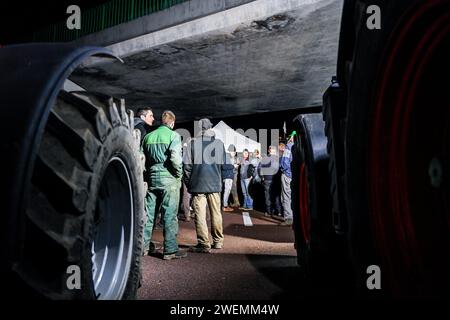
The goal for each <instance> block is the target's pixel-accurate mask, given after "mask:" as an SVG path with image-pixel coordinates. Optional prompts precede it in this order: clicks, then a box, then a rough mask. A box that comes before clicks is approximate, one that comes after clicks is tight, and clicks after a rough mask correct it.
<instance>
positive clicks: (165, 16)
mask: <svg viewBox="0 0 450 320" xmlns="http://www.w3.org/2000/svg"><path fill="white" fill-rule="evenodd" d="M252 1H254V0H190V1H187V2H184V3H181V4H179V5H176V6H173V7H171V8H169V9H166V10H163V11H159V12H156V13H153V14H151V15H148V16H144V17H141V18H138V19H136V20H133V21H130V22H127V23H122V24H120V25H117V26H114V27H112V28H109V29H105V30H102V31H100V32H97V33H93V34H90V35H87V36H85V37H82V38H79V39H77V40H75V41H74V42H75V43H77V44H80V45H98V46H109V45H111V44H114V43H118V42H122V41H125V40H129V39H132V38H136V37H139V36H141V35H144V34H148V33H152V32H155V31H158V30H161V29H165V28H168V27H171V26H174V25H177V24H181V23H185V22H188V21H191V20H194V19H198V18H201V17H204V16H208V15H211V14H214V13H217V12H221V11H224V10H227V9H230V8H233V7H236V6H239V5H242V4H245V3H248V2H252Z"/></svg>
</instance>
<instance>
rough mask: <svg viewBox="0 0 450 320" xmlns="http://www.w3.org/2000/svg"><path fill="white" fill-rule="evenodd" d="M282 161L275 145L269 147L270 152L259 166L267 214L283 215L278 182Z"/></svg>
mask: <svg viewBox="0 0 450 320" xmlns="http://www.w3.org/2000/svg"><path fill="white" fill-rule="evenodd" d="M279 167H280V163H279V157H278V156H277V149H276V147H275V146H270V147H269V154H268V155H267V156H265V157H264V158H263V159H262V160H261V162H260V164H259V168H258V173H259V175H260V177H261V180H262V182H263V186H264V198H265V202H266V215H275V216H278V215H281V204H280V188H279V184H278V183H277V182H278V181H277V177H278V171H279Z"/></svg>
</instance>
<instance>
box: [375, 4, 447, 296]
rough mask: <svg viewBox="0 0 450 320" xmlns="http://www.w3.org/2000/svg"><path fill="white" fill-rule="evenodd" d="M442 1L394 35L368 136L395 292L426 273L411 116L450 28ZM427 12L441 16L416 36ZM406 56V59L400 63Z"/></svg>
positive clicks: (378, 221)
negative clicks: (414, 187) (414, 186)
mask: <svg viewBox="0 0 450 320" xmlns="http://www.w3.org/2000/svg"><path fill="white" fill-rule="evenodd" d="M441 5H448V1H439V0H436V1H427V3H426V4H425V5H423V6H422V7H420V8H418V9H416V10H415V13H414V14H413V15H412V16H411V19H409V21H408V22H407V23H406V24H405V25H404V26H403V27H402V29H401V31H400V32H398V33H395V34H398V37H397V38H396V39H391V41H392V42H391V43H393V44H394V45H393V46H392V47H391V50H390V51H389V52H390V55H389V58H388V59H387V63H386V68H385V69H384V72H383V75H382V77H381V81H380V82H379V84H380V85H379V87H378V90H377V99H376V103H375V105H374V122H373V127H372V130H371V138H370V140H369V141H370V143H371V145H370V146H371V147H370V150H369V152H370V154H369V173H368V175H369V190H370V212H371V219H372V222H373V223H372V225H373V232H374V236H375V241H376V248H377V251H378V253H379V255H380V257H381V259H382V262H383V268H387V269H388V270H386V271H387V275H388V281H389V284H390V286H391V290H392V291H393V292H394V293H397V294H402V292H403V291H405V289H406V288H408V286H409V285H408V281H409V280H408V279H406V278H405V276H406V275H409V276H411V275H417V276H421V275H423V274H424V272H425V270H424V266H423V264H422V263H423V261H422V260H421V258H420V257H421V256H422V252H421V251H422V250H423V249H422V247H423V245H422V243H421V241H420V239H419V237H418V235H417V233H418V232H419V230H420V225H418V224H417V221H415V219H414V217H413V214H412V210H413V209H414V208H411V201H412V200H413V199H412V195H411V189H410V188H411V187H410V186H411V183H412V182H415V181H416V176H415V175H414V174H411V172H410V171H411V170H410V165H409V163H410V157H409V155H410V154H411V150H410V149H409V148H408V146H409V145H410V144H411V141H410V140H409V139H410V136H411V130H413V129H416V128H415V127H414V126H413V125H412V121H413V120H414V121H417V120H416V119H411V117H412V116H411V115H412V114H413V112H416V111H415V108H417V106H416V98H417V95H418V94H419V93H420V89H421V88H422V87H421V85H423V83H422V84H421V81H420V79H421V77H422V76H423V74H424V72H425V71H426V68H427V66H428V64H429V63H430V61H431V60H432V57H433V56H434V54H435V51H436V49H437V48H438V47H439V45H440V44H441V42H442V41H443V39H444V38H445V37H447V36H448V34H449V32H450V24H449V21H450V14H448V13H447V14H443V15H442V14H441V15H440V16H439V14H437V15H436V14H434V15H432V14H430V12H435V13H436V11H435V10H439V8H440V7H441ZM441 10H442V9H441ZM441 12H448V10H447V11H441ZM427 15H431V16H433V17H436V16H438V18H437V19H433V20H432V21H431V22H430V23H428V24H427V23H425V25H426V26H427V28H426V29H425V30H424V32H422V33H420V37H419V38H418V39H412V37H411V34H418V32H417V30H420V23H422V24H423V23H424V22H423V20H424V19H427ZM414 31H416V32H415V33H414ZM413 41H414V42H415V43H416V44H417V45H416V46H415V48H414V50H413V51H412V52H411V53H410V55H409V56H407V55H405V52H404V50H406V49H405V48H407V45H410V43H412V42H413ZM405 56H407V58H406V59H404V60H403V61H399V58H400V57H405ZM405 60H406V63H405ZM447 107H448V106H447ZM447 214H448V211H447ZM448 221H449V220H447V222H448Z"/></svg>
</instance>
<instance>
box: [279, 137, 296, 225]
mask: <svg viewBox="0 0 450 320" xmlns="http://www.w3.org/2000/svg"><path fill="white" fill-rule="evenodd" d="M293 145H294V134H291V135H290V136H289V140H288V142H287V144H286V145H284V150H283V153H282V155H281V159H280V171H281V205H282V206H283V218H284V223H283V224H284V225H289V226H290V225H292V221H293V215H292V205H291V183H292V171H291V162H292V152H291V150H292V146H293Z"/></svg>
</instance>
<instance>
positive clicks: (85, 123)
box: [19, 91, 143, 299]
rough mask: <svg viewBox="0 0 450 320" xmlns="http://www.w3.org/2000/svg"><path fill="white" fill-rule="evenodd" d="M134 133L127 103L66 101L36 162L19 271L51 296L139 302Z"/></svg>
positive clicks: (68, 97) (66, 96)
mask: <svg viewBox="0 0 450 320" xmlns="http://www.w3.org/2000/svg"><path fill="white" fill-rule="evenodd" d="M132 130H133V127H132V126H131V123H130V118H129V117H128V115H127V114H126V113H125V109H124V105H123V101H118V100H113V99H112V98H108V97H105V96H101V95H93V94H88V93H75V94H72V93H67V92H64V91H62V92H61V93H60V94H59V96H58V99H57V102H56V104H55V106H54V107H53V109H52V110H51V112H50V116H49V118H48V122H47V125H46V127H45V131H44V134H43V138H42V140H41V145H40V148H39V152H38V156H37V159H36V163H35V168H34V173H33V177H32V186H31V188H32V189H31V198H30V201H29V206H28V208H27V211H26V217H27V219H26V220H27V224H26V229H27V230H26V238H25V244H24V249H25V251H24V261H23V262H22V267H21V268H20V272H19V273H20V275H21V276H22V277H23V278H24V279H26V280H27V282H28V283H29V284H30V285H31V286H32V287H34V288H35V289H36V290H38V291H40V292H41V293H43V294H44V295H45V294H46V293H49V296H50V297H52V298H83V299H94V298H97V299H127V298H133V297H135V295H136V291H137V285H138V281H139V271H140V269H139V260H140V256H141V253H142V230H143V215H142V212H143V208H142V206H143V201H142V190H141V188H140V185H141V184H142V183H141V181H140V180H139V179H140V178H141V172H142V171H141V167H140V164H139V162H138V161H137V159H139V158H138V157H137V153H136V150H137V149H136V141H135V140H134V138H133V136H132ZM43 249H44V250H43ZM69 266H74V267H75V268H77V269H79V270H80V275H81V279H80V280H81V284H80V289H79V290H77V289H76V288H75V289H73V288H72V289H70V288H68V286H69V287H73V285H74V284H75V282H73V283H72V285H71V284H70V281H75V278H73V277H72V278H70V276H72V272H70V270H68V267H69Z"/></svg>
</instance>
